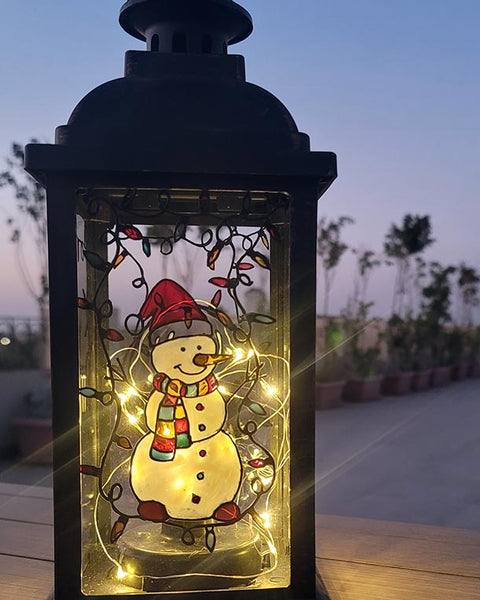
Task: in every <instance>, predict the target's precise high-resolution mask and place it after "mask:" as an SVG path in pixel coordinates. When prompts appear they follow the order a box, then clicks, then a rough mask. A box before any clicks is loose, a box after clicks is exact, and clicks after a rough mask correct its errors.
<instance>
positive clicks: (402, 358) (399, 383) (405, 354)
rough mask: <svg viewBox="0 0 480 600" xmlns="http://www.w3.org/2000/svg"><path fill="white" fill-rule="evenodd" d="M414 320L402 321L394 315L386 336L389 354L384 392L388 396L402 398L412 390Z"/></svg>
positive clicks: (383, 386)
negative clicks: (401, 396)
mask: <svg viewBox="0 0 480 600" xmlns="http://www.w3.org/2000/svg"><path fill="white" fill-rule="evenodd" d="M413 335H414V327H413V319H412V318H410V317H407V318H405V319H402V318H401V317H400V316H399V315H397V314H393V315H392V316H391V317H390V319H389V320H388V323H387V331H386V334H385V337H386V342H387V353H388V359H387V360H388V372H387V375H386V376H385V377H384V379H383V383H382V392H383V393H384V394H386V395H387V396H400V395H403V394H407V393H408V392H409V391H410V390H411V385H412V376H413V356H412V352H411V349H412V345H413Z"/></svg>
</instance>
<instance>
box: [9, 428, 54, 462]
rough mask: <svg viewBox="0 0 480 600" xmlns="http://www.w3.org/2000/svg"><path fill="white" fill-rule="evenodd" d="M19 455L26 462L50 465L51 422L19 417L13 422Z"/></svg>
mask: <svg viewBox="0 0 480 600" xmlns="http://www.w3.org/2000/svg"><path fill="white" fill-rule="evenodd" d="M13 424H14V426H15V429H16V432H17V441H18V445H19V447H20V454H21V455H22V457H23V459H24V460H25V461H26V462H32V463H42V464H51V463H52V439H53V433H52V422H51V421H50V419H32V418H22V417H19V418H17V419H14V420H13Z"/></svg>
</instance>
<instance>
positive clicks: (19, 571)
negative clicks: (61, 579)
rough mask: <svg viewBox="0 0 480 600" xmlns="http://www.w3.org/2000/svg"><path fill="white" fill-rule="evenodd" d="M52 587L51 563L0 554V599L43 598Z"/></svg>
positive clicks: (24, 599) (35, 599)
mask: <svg viewBox="0 0 480 600" xmlns="http://www.w3.org/2000/svg"><path fill="white" fill-rule="evenodd" d="M52 588H53V563H51V562H45V561H40V560H32V559H26V558H16V557H13V556H0V600H44V599H46V598H48V596H49V594H50V592H51V590H52Z"/></svg>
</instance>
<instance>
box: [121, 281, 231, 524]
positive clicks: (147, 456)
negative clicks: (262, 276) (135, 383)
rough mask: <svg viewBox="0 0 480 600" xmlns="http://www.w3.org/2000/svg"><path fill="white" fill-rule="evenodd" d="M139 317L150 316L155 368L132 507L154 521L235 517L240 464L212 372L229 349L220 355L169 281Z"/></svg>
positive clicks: (198, 314) (192, 307)
mask: <svg viewBox="0 0 480 600" xmlns="http://www.w3.org/2000/svg"><path fill="white" fill-rule="evenodd" d="M140 317H141V318H142V320H143V322H144V323H145V324H147V323H148V327H149V335H150V340H151V342H152V345H153V350H152V353H151V359H152V364H153V366H154V368H155V371H156V374H155V376H154V380H153V391H152V392H151V394H150V397H149V399H148V402H147V405H146V409H145V423H146V426H147V428H148V433H147V434H146V435H145V436H144V437H142V438H141V439H140V440H139V441H138V443H137V445H136V447H135V449H134V451H133V454H132V458H131V469H130V481H131V486H132V489H133V492H134V494H135V495H136V497H137V499H138V501H139V505H138V513H139V515H140V517H141V518H143V519H145V520H149V521H154V522H163V521H165V520H167V519H168V518H172V519H180V520H204V519H216V520H218V521H223V522H229V521H235V520H236V519H237V518H238V517H239V516H240V510H239V508H238V505H237V504H236V502H235V496H236V494H237V492H238V489H239V486H240V481H241V478H242V466H241V460H240V457H239V454H238V451H237V447H236V446H235V444H234V442H233V440H232V438H231V437H230V436H229V435H228V434H227V433H226V432H225V431H223V430H222V428H223V426H224V423H225V420H226V406H225V400H224V399H223V397H222V395H221V393H220V392H219V390H218V382H217V379H216V377H215V375H214V374H213V370H214V368H215V365H216V364H218V363H219V362H221V361H225V360H228V359H229V358H230V356H225V355H221V354H218V349H217V346H216V343H215V340H214V338H213V337H212V329H211V326H210V324H209V322H208V320H207V318H206V316H205V315H204V313H203V312H202V311H201V310H200V308H199V306H198V304H197V303H196V302H195V301H194V299H193V298H192V297H191V296H190V295H189V294H188V293H187V292H186V291H185V290H184V289H183V288H182V287H181V286H180V285H179V284H177V283H176V282H174V281H172V280H169V279H164V280H162V281H160V282H159V283H157V285H156V286H155V287H154V288H153V289H152V291H151V292H150V294H149V295H148V297H147V299H146V301H145V303H144V304H143V306H142V308H141V310H140Z"/></svg>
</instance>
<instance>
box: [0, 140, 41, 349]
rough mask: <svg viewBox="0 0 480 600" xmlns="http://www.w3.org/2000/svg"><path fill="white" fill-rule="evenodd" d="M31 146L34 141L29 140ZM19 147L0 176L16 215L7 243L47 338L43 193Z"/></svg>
mask: <svg viewBox="0 0 480 600" xmlns="http://www.w3.org/2000/svg"><path fill="white" fill-rule="evenodd" d="M31 142H32V143H37V140H35V139H32V140H31ZM23 163H24V151H23V146H22V145H21V144H19V143H18V142H13V143H12V146H11V151H10V155H9V156H8V157H7V158H6V166H7V169H6V170H5V171H3V172H2V173H0V187H3V188H6V189H9V190H10V191H12V192H13V195H14V198H15V200H16V209H17V214H16V215H12V216H10V217H9V218H8V219H7V226H8V227H9V230H10V240H11V241H12V243H13V244H14V245H15V248H16V253H17V262H18V267H19V269H20V273H21V275H22V278H23V280H24V282H25V285H26V288H27V290H28V292H29V294H30V295H31V296H32V298H33V299H34V300H35V302H36V303H37V306H38V309H39V316H40V321H41V339H42V341H45V340H46V337H47V317H46V315H47V304H48V271H47V269H48V264H47V215H46V209H45V190H44V188H43V187H42V186H41V185H40V184H39V183H38V182H37V181H35V180H34V179H33V177H30V175H28V174H27V173H26V172H25V171H24V169H23ZM27 238H28V239H29V241H30V242H31V243H33V247H34V249H35V258H34V259H33V261H32V262H29V261H27V260H26V259H25V256H24V245H23V244H24V241H25V240H26V239H27Z"/></svg>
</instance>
